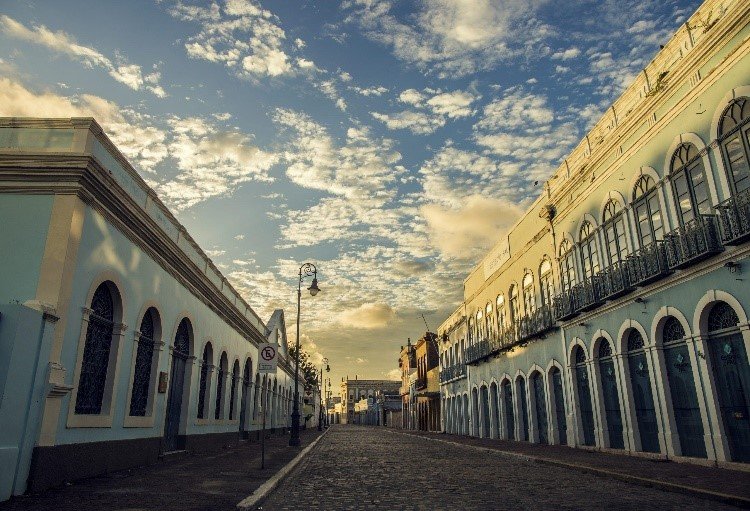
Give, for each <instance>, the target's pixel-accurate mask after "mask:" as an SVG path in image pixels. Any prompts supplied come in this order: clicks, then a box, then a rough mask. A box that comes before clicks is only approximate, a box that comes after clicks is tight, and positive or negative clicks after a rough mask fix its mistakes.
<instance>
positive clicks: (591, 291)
mask: <svg viewBox="0 0 750 511" xmlns="http://www.w3.org/2000/svg"><path fill="white" fill-rule="evenodd" d="M600 280H601V277H600V275H599V274H598V273H597V274H596V275H594V276H592V277H591V278H590V279H585V280H584V281H583V282H579V283H578V284H576V285H575V286H573V288H572V290H571V291H572V294H573V307H574V308H575V310H576V311H578V312H582V311H587V310H591V309H593V308H594V307H596V306H597V305H599V304H601V303H602V301H603V299H602V297H601V295H600V293H601V286H600V284H599V282H600Z"/></svg>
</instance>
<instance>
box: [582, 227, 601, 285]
mask: <svg viewBox="0 0 750 511" xmlns="http://www.w3.org/2000/svg"><path fill="white" fill-rule="evenodd" d="M579 239H580V250H581V266H582V268H583V278H584V279H590V278H591V277H593V276H594V275H596V274H597V273H598V272H599V253H598V252H597V249H596V231H595V230H594V228H593V226H592V225H591V223H590V222H584V223H583V225H582V226H581V232H580V238H579Z"/></svg>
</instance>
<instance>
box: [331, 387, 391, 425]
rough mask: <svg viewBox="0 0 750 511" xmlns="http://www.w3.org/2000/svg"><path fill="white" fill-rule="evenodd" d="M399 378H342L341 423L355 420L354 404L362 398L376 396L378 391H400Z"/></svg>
mask: <svg viewBox="0 0 750 511" xmlns="http://www.w3.org/2000/svg"><path fill="white" fill-rule="evenodd" d="M398 388H399V382H398V381H397V380H360V379H359V378H358V377H356V376H355V377H354V379H353V380H350V379H348V378H342V380H341V384H340V394H339V395H340V396H341V424H352V423H353V422H354V405H355V404H356V403H357V401H359V400H360V399H362V398H369V397H375V396H376V395H377V394H378V392H386V393H391V392H398Z"/></svg>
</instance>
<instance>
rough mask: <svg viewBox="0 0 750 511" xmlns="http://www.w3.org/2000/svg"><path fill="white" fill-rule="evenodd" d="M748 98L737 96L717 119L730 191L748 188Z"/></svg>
mask: <svg viewBox="0 0 750 511" xmlns="http://www.w3.org/2000/svg"><path fill="white" fill-rule="evenodd" d="M748 120H750V100H749V99H748V98H737V99H735V100H733V101H732V102H731V103H730V104H729V106H728V107H727V108H726V109H725V110H724V113H723V114H722V116H721V119H720V120H719V140H720V141H721V149H722V155H723V157H724V162H725V163H726V167H727V172H728V174H729V182H730V186H731V187H732V192H733V193H735V194H737V193H741V192H744V191H745V190H747V189H748V188H750V167H748V159H750V140H749V139H750V134H749V133H750V122H748Z"/></svg>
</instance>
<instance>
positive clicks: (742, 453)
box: [709, 332, 750, 463]
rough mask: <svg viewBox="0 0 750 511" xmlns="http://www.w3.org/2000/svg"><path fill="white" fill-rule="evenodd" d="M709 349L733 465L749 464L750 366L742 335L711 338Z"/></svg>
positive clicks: (735, 334)
mask: <svg viewBox="0 0 750 511" xmlns="http://www.w3.org/2000/svg"><path fill="white" fill-rule="evenodd" d="M709 345H710V348H709V351H710V352H711V362H712V364H713V370H714V380H715V382H716V390H717V393H718V394H719V406H720V408H721V419H722V421H723V423H724V429H725V433H726V435H727V439H728V440H729V452H730V454H731V458H732V461H742V462H745V463H747V462H750V366H748V360H747V352H746V351H745V343H744V341H743V339H742V334H740V333H739V332H737V333H733V334H731V335H724V336H722V337H717V338H712V339H711V340H710V341H709Z"/></svg>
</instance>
